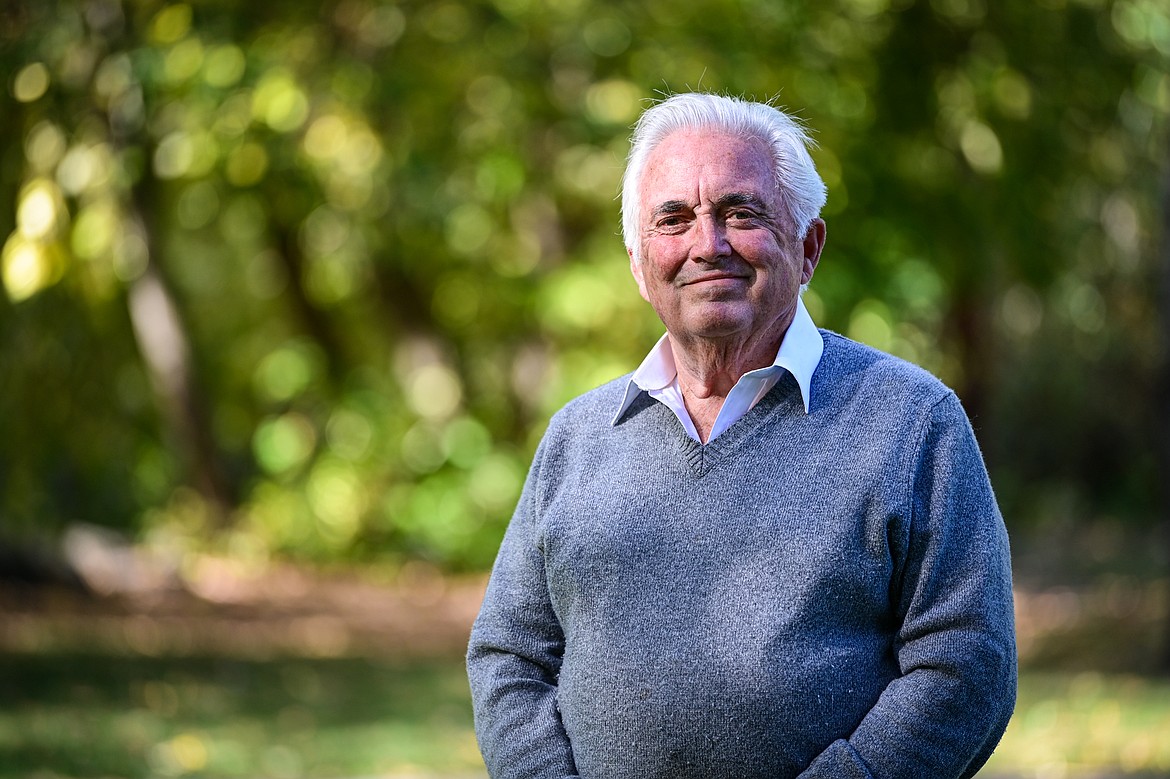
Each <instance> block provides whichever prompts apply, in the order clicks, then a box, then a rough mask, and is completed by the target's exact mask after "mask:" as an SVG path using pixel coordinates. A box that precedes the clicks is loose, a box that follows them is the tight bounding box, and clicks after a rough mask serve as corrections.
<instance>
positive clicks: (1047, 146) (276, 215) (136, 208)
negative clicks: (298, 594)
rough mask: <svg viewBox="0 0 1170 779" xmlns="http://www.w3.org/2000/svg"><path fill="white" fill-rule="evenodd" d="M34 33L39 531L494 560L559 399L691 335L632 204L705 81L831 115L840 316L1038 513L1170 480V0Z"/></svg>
mask: <svg viewBox="0 0 1170 779" xmlns="http://www.w3.org/2000/svg"><path fill="white" fill-rule="evenodd" d="M0 36H2V37H0V44H2V48H0V73H3V74H4V76H5V79H6V81H5V85H4V87H5V88H4V89H3V93H2V94H0V115H2V116H3V117H4V121H3V122H0V240H3V241H4V243H3V255H2V259H0V279H2V281H3V290H4V292H5V293H6V294H4V295H0V369H2V371H3V376H2V378H0V410H2V412H3V413H0V442H2V443H0V521H2V522H3V527H4V530H5V531H6V532H7V533H8V534H15V535H31V534H39V533H45V532H53V531H54V530H56V529H59V528H62V527H64V526H66V525H67V524H69V523H71V522H77V521H85V522H91V523H96V524H101V525H107V526H112V527H116V528H120V529H123V530H126V531H129V532H131V533H134V534H136V535H137V536H138V537H140V538H142V539H145V540H146V541H148V542H150V543H157V544H161V545H173V546H178V547H181V548H189V547H190V546H191V545H192V544H201V545H211V546H214V547H215V548H216V549H217V551H220V552H227V553H231V554H233V555H235V556H237V557H239V558H242V559H254V560H257V561H262V560H266V559H270V558H272V557H274V556H291V557H297V558H301V559H309V560H317V561H340V560H350V561H352V560H376V561H380V562H390V563H392V562H393V561H395V560H401V559H404V558H407V557H421V558H425V559H427V560H430V561H433V562H436V563H438V564H441V565H444V566H447V567H448V568H455V569H457V568H474V567H481V566H484V565H486V564H488V563H489V562H490V560H491V559H492V557H493V555H494V551H495V547H496V543H497V540H498V538H499V535H500V533H501V532H502V528H503V526H504V524H505V523H506V521H507V517H508V515H509V514H510V511H511V507H512V504H513V502H514V500H515V498H516V496H517V494H518V490H519V486H520V483H521V481H522V479H523V475H524V472H525V469H526V466H527V462H528V459H529V456H530V453H531V451H532V449H533V448H534V445H535V442H536V440H537V439H538V437H539V434H540V432H541V430H542V429H543V424H544V421H545V420H546V419H547V417H548V416H549V414H550V413H551V412H552V411H554V410H555V409H556V408H557V407H558V406H559V405H560V404H562V403H563V402H565V401H566V400H567V399H568V398H570V397H572V396H574V395H575V394H577V393H579V392H581V391H583V390H585V389H588V388H589V387H591V386H594V385H596V384H598V383H600V382H602V381H604V380H607V379H609V378H612V377H614V376H616V375H619V374H621V373H624V372H626V371H628V370H630V369H632V368H633V367H634V366H635V365H636V364H637V362H638V360H639V359H640V357H641V356H642V355H643V354H644V352H645V351H646V350H647V349H648V348H649V346H650V345H651V344H652V343H653V340H654V339H655V338H656V337H657V335H658V334H659V332H660V325H659V324H658V322H657V321H656V320H655V318H654V316H653V312H652V311H651V310H650V309H649V307H648V306H646V305H645V304H644V303H643V302H642V301H641V300H640V298H639V297H638V295H637V293H636V290H635V288H634V286H633V284H632V282H631V281H630V279H629V278H628V271H627V269H626V264H627V263H626V257H625V253H624V250H623V247H622V245H621V241H620V238H619V237H618V236H617V232H618V208H617V202H616V200H615V196H616V194H617V186H618V180H619V177H620V173H621V170H622V165H623V158H624V154H625V151H626V143H627V141H626V138H627V134H628V128H629V126H630V125H631V123H632V122H633V121H634V119H635V118H636V116H637V114H638V112H639V110H640V109H641V108H642V107H644V106H645V105H646V101H647V100H648V99H651V98H653V97H655V96H656V95H658V94H661V93H663V92H668V91H682V90H685V89H688V88H695V87H699V88H703V89H708V90H716V91H726V92H731V93H736V94H745V95H748V96H754V97H757V98H767V97H771V96H773V95H778V100H779V102H780V103H781V104H784V105H786V106H788V107H789V108H792V109H794V110H796V111H798V112H799V114H800V115H801V116H803V117H804V118H806V119H807V120H808V122H809V124H810V125H811V126H812V127H813V128H815V131H816V137H817V139H818V140H819V142H820V148H819V150H818V151H817V153H816V155H815V156H816V159H817V162H818V165H819V167H820V169H821V171H822V173H823V175H824V177H825V179H826V181H827V183H828V185H829V190H830V196H829V203H828V206H827V208H826V214H825V216H826V219H827V221H828V225H829V243H828V248H827V251H826V255H825V258H824V261H823V262H822V264H821V268H820V270H819V272H818V274H817V277H816V279H815V281H814V283H813V288H812V290H811V291H810V292H809V295H808V298H807V301H808V304H809V307H810V309H811V310H812V312H813V315H814V318H816V319H817V321H818V323H819V324H821V325H822V326H828V327H831V328H833V329H836V330H839V331H842V332H844V333H846V334H848V335H850V336H853V337H856V338H858V339H860V340H863V341H866V342H869V343H871V344H873V345H875V346H878V347H880V348H884V349H887V350H890V351H892V352H894V353H896V354H899V355H902V356H905V357H907V358H909V359H911V360H914V361H916V362H919V363H920V364H922V365H924V366H926V367H927V368H929V369H931V370H933V371H935V372H936V373H938V374H939V375H941V376H942V377H943V378H944V379H945V380H947V381H948V382H949V383H950V384H951V385H952V386H954V387H955V388H956V389H957V390H958V392H959V394H960V396H961V397H962V398H963V399H964V402H965V403H966V404H967V406H968V409H969V410H970V411H971V413H972V415H973V417H974V421H975V424H976V427H977V430H978V433H979V436H980V439H981V441H982V442H983V444H984V447H985V449H986V452H987V455H988V459H989V462H990V464H991V466H992V470H993V478H994V479H995V481H996V484H997V487H998V488H999V491H1000V494H1001V498H1002V501H1003V503H1004V509H1005V514H1006V515H1007V517H1008V520H1009V522H1011V523H1019V522H1023V521H1027V520H1028V518H1029V517H1036V516H1043V515H1044V514H1045V513H1046V512H1063V513H1069V512H1072V513H1074V514H1075V513H1076V512H1078V511H1084V512H1087V511H1090V510H1091V511H1093V512H1098V513H1106V514H1112V515H1117V516H1119V517H1120V518H1122V519H1125V520H1141V519H1144V518H1148V517H1149V516H1150V515H1152V514H1153V513H1154V511H1155V510H1156V505H1155V503H1154V501H1155V499H1156V498H1155V496H1156V495H1157V493H1158V486H1159V484H1158V476H1157V473H1158V470H1157V468H1158V466H1157V459H1156V452H1157V451H1158V449H1159V446H1161V439H1160V436H1161V435H1162V433H1160V432H1159V431H1161V430H1165V429H1166V428H1165V427H1164V426H1163V425H1164V422H1165V419H1164V418H1165V415H1166V414H1167V409H1166V408H1164V405H1165V404H1164V403H1161V402H1160V401H1159V400H1158V394H1157V392H1156V389H1157V387H1158V381H1159V377H1160V375H1161V371H1162V370H1163V361H1164V359H1165V357H1164V353H1165V346H1166V338H1165V334H1164V332H1163V331H1164V329H1165V324H1164V322H1163V320H1162V319H1161V316H1162V314H1161V313H1160V310H1161V309H1160V305H1161V303H1160V301H1159V300H1158V298H1157V295H1156V292H1157V288H1158V284H1159V283H1160V279H1161V274H1162V273H1163V269H1162V265H1163V261H1162V260H1160V255H1159V244H1158V240H1159V236H1160V232H1161V228H1160V224H1159V213H1160V212H1159V198H1158V192H1159V187H1160V186H1161V181H1160V179H1161V178H1162V177H1163V176H1164V175H1165V171H1166V161H1167V154H1166V151H1167V132H1166V130H1167V117H1168V116H1170V9H1167V7H1166V6H1165V5H1164V4H1162V3H1159V2H1156V1H1155V0H1034V1H1030V2H1021V3H991V2H986V0H929V2H928V1H927V0H821V1H819V2H786V3H776V2H771V0H734V1H733V0H705V1H704V2H697V3H690V4H685V3H684V4H680V3H676V2H669V3H668V2H664V1H663V0H650V1H649V2H639V3H629V2H613V3H597V2H588V1H587V0H560V1H559V2H555V3H544V2H536V1H535V0H463V1H456V0H441V1H439V2H420V1H418V0H408V1H406V2H382V1H381V0H342V1H341V2H328V3H318V2H312V3H310V2H302V1H301V0H290V2H285V3H279V4H264V3H245V2H240V1H239V0H204V1H203V2H192V3H173V2H163V1H162V0H47V1H46V2H37V3H34V2H32V0H16V2H10V3H6V4H5V5H4V8H3V10H0ZM1085 507H1092V508H1091V509H1086V508H1085Z"/></svg>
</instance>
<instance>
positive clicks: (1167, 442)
mask: <svg viewBox="0 0 1170 779" xmlns="http://www.w3.org/2000/svg"><path fill="white" fill-rule="evenodd" d="M1161 196H1162V197H1161V200H1162V224H1161V225H1160V226H1161V236H1160V238H1159V243H1158V261H1159V262H1158V282H1159V292H1160V294H1159V296H1158V311H1159V315H1160V319H1161V322H1160V324H1161V329H1162V365H1161V375H1160V377H1159V382H1158V399H1157V400H1158V402H1157V403H1156V404H1155V409H1156V413H1157V414H1158V415H1159V419H1158V423H1157V432H1158V435H1157V441H1156V443H1155V446H1156V447H1157V456H1158V465H1159V472H1160V474H1161V479H1160V482H1161V494H1160V496H1159V497H1160V514H1161V519H1162V533H1163V537H1164V541H1165V543H1166V544H1168V545H1170V166H1167V168H1166V169H1165V170H1164V171H1163V173H1162V192H1161ZM1164 618H1165V624H1164V625H1163V629H1162V635H1163V646H1162V652H1161V657H1159V658H1158V660H1159V669H1160V670H1161V671H1162V672H1163V673H1167V674H1170V606H1168V607H1167V611H1166V614H1165V616H1164Z"/></svg>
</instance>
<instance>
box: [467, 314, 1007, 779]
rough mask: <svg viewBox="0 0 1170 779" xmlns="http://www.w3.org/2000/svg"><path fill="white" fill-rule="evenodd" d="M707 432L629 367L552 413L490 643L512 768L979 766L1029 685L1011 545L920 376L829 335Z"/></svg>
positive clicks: (495, 722) (952, 410)
mask: <svg viewBox="0 0 1170 779" xmlns="http://www.w3.org/2000/svg"><path fill="white" fill-rule="evenodd" d="M822 335H823V337H824V339H825V351H824V354H823V356H822V358H821V362H820V365H819V366H818V368H817V370H816V373H815V374H814V377H813V396H812V403H811V407H810V408H809V411H808V413H807V414H806V413H805V412H804V408H803V406H802V400H801V396H800V393H799V391H798V390H797V387H796V384H795V382H794V381H793V380H792V379H791V377H790V376H786V377H785V378H784V379H782V380H781V381H780V382H779V383H778V384H777V386H776V387H774V388H773V389H772V390H771V391H770V392H769V393H768V394H767V395H766V396H765V397H764V398H763V399H762V400H761V401H760V402H759V403H757V404H756V406H755V407H753V408H752V409H751V410H750V411H748V413H747V414H745V415H744V416H743V417H742V418H741V419H740V420H739V421H738V422H737V423H736V424H735V425H733V426H732V427H731V428H729V429H728V430H727V431H726V432H725V433H724V434H723V435H722V436H720V437H719V438H717V439H715V440H714V441H712V442H710V443H708V444H706V445H703V444H700V443H698V442H696V441H694V440H692V439H691V438H689V437H688V436H687V435H686V433H685V432H684V431H683V429H682V427H681V425H680V424H679V422H678V420H677V418H675V417H674V415H673V414H672V412H670V411H669V409H667V408H666V407H664V406H663V405H662V404H661V403H658V402H656V401H654V400H652V399H650V398H649V397H648V396H645V395H643V396H641V397H639V398H638V399H637V400H635V402H634V404H633V405H632V406H631V407H630V409H629V411H628V412H627V413H626V414H625V415H624V416H623V418H622V420H621V421H620V422H619V423H618V424H617V425H613V426H611V424H610V422H611V415H612V413H613V412H612V410H613V408H614V407H615V404H617V403H619V402H620V399H621V395H622V393H623V391H624V388H625V385H626V382H627V380H628V377H622V378H620V379H618V380H615V381H613V382H610V383H609V384H607V385H604V386H602V387H600V388H598V389H596V390H593V391H592V392H589V393H587V394H585V395H583V396H581V397H580V398H578V399H576V400H574V401H573V402H571V403H569V404H568V405H567V406H566V407H565V408H564V409H562V410H561V411H560V412H558V413H557V414H556V415H555V416H554V417H553V419H552V420H551V422H550V424H549V428H548V430H547V432H546V433H545V436H544V438H543V440H542V442H541V444H540V446H539V448H538V450H537V453H536V456H535V458H534V461H533V464H532V468H531V470H530V472H529V475H528V479H527V481H526V484H525V487H524V491H523V493H522V495H521V498H520V501H519V504H518V506H517V509H516V512H515V514H514V516H513V518H512V521H511V523H510V524H509V527H508V530H507V532H506V534H505V538H504V541H503V543H502V545H501V548H500V552H499V555H498V557H497V560H496V565H495V567H494V569H493V573H492V577H491V580H490V583H489V585H488V590H487V593H486V596H485V599H484V603H483V606H482V609H481V611H480V614H479V617H478V618H477V620H476V623H475V626H474V628H473V631H472V636H471V643H470V647H469V651H468V671H469V678H470V681H471V688H472V697H473V703H474V708H475V719H476V733H477V736H478V739H479V743H480V747H481V750H482V752H483V754H484V758H485V761H486V763H487V766H488V768H489V771H490V772H491V775H492V777H495V779H504V778H505V777H517V779H518V778H519V777H525V778H527V779H537V778H540V777H557V778H558V779H560V778H563V777H575V776H580V777H584V778H585V779H700V778H701V779H716V778H719V777H726V778H727V779H755V778H756V777H759V778H760V779H763V777H768V778H769V779H792V778H794V777H799V778H800V779H812V778H813V777H824V778H825V779H828V778H829V777H832V779H848V778H849V777H859V778H865V777H873V778H874V779H877V778H879V777H880V778H882V779H886V778H888V779H893V778H894V777H906V778H907V779H909V778H910V777H931V778H932V779H948V778H952V779H958V778H959V777H970V776H972V775H974V773H975V772H976V771H977V770H978V768H979V767H980V766H981V765H982V764H983V763H984V761H986V759H987V757H988V756H989V755H990V753H991V751H992V749H993V748H994V746H995V744H996V742H997V741H998V740H999V737H1000V735H1001V734H1002V733H1003V730H1004V728H1005V727H1006V724H1007V720H1008V718H1009V717H1010V714H1011V711H1012V708H1013V705H1014V699H1015V684H1016V657H1015V641H1014V625H1013V616H1012V596H1011V573H1010V564H1009V552H1008V544H1007V536H1006V532H1005V530H1004V526H1003V521H1002V518H1001V517H1000V514H999V510H998V508H997V506H996V503H995V499H994V495H993V493H992V490H991V486H990V483H989V481H988V478H987V473H986V469H985V467H984V464H983V460H982V457H981V455H980V453H979V449H978V446H977V444H976V442H975V437H974V434H973V432H972V429H971V426H970V423H969V422H968V420H967V417H966V415H965V414H964V412H963V410H962V407H961V405H960V404H959V402H958V399H957V398H956V397H955V395H954V394H953V393H952V392H951V391H950V390H948V389H947V388H946V387H945V386H944V385H943V384H942V383H941V382H939V381H938V380H937V379H935V378H934V377H932V376H930V375H929V374H928V373H926V372H925V371H922V370H921V369H919V368H917V367H915V366H912V365H910V364H909V363H906V362H904V361H901V360H898V359H896V358H893V357H890V356H889V355H885V354H883V353H881V352H878V351H876V350H873V349H870V348H868V347H865V346H862V345H860V344H857V343H855V342H853V341H850V340H848V339H845V338H843V337H841V336H838V335H836V334H833V333H830V332H828V331H822Z"/></svg>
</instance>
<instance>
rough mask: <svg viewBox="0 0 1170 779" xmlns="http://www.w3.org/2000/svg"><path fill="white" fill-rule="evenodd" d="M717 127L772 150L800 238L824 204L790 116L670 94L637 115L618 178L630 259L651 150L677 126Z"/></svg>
mask: <svg viewBox="0 0 1170 779" xmlns="http://www.w3.org/2000/svg"><path fill="white" fill-rule="evenodd" d="M700 129H702V130H718V131H722V132H726V133H728V134H730V135H735V136H739V137H742V138H759V139H760V140H762V141H764V142H765V143H766V144H768V147H769V148H770V149H771V151H772V167H773V169H774V171H775V173H776V183H777V185H778V187H779V191H780V202H781V203H782V204H783V206H784V208H785V209H786V210H787V212H788V216H790V217H791V218H792V222H793V225H794V226H795V228H796V237H797V238H798V239H800V238H803V237H804V236H805V234H806V233H807V232H808V228H809V226H810V225H811V224H812V221H813V220H814V219H816V218H817V216H819V215H820V213H821V209H822V208H823V207H824V205H825V196H826V189H825V182H824V181H822V180H821V177H820V175H819V174H818V173H817V169H816V166H815V165H814V164H813V161H812V157H811V156H809V149H810V148H812V147H813V146H814V145H815V144H814V142H813V140H812V138H810V137H809V134H808V132H806V131H805V129H804V127H803V126H802V125H801V124H800V122H799V121H798V120H797V119H796V118H794V117H793V116H791V115H789V114H787V113H785V112H784V111H782V110H781V109H779V108H776V107H775V106H773V105H770V104H767V103H754V102H750V101H747V100H742V99H740V98H736V97H726V96H723V95H712V94H705V93H701V92H691V93H684V94H681V95H672V96H671V97H668V98H666V99H665V100H663V101H662V102H660V103H657V104H655V105H653V106H651V107H650V108H648V109H646V111H645V112H644V113H643V114H642V116H641V117H640V118H639V119H638V123H637V124H636V125H634V135H633V137H632V138H631V140H630V154H629V157H628V159H627V161H626V172H625V175H624V176H623V177H622V238H623V240H624V241H625V244H626V248H627V249H628V250H629V251H630V252H631V254H632V256H633V258H634V261H635V262H641V260H642V257H641V253H642V250H641V241H640V240H639V230H640V228H641V220H642V214H641V198H640V194H641V193H640V192H639V188H640V187H641V182H642V174H643V173H644V172H645V168H646V160H647V159H648V158H649V157H650V153H651V152H652V151H654V149H655V148H656V147H657V146H658V144H660V143H661V142H662V141H663V140H664V139H665V138H666V137H667V136H669V135H670V134H671V133H674V132H678V131H679V130H700Z"/></svg>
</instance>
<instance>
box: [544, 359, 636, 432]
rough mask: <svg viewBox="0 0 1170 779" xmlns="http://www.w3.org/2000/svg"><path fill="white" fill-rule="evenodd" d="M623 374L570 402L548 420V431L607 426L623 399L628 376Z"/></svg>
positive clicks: (628, 380)
mask: <svg viewBox="0 0 1170 779" xmlns="http://www.w3.org/2000/svg"><path fill="white" fill-rule="evenodd" d="M631 375H632V374H629V373H627V374H625V375H623V376H618V377H617V378H616V379H611V380H610V381H607V382H606V383H605V384H602V385H601V386H599V387H594V388H593V389H591V390H589V391H588V392H584V393H582V394H580V395H578V396H577V397H575V398H573V399H572V400H570V401H569V402H568V403H566V404H565V405H564V406H562V407H561V408H560V410H558V411H557V412H556V413H555V414H553V416H552V419H550V420H549V429H550V430H553V429H561V428H575V427H580V426H583V425H584V426H590V425H596V424H599V423H602V424H606V425H608V424H609V423H610V422H611V421H612V420H613V417H614V415H615V414H616V413H617V410H618V408H619V407H620V406H621V403H622V399H623V398H624V397H625V392H626V387H627V386H628V385H629V383H630V376H631Z"/></svg>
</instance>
